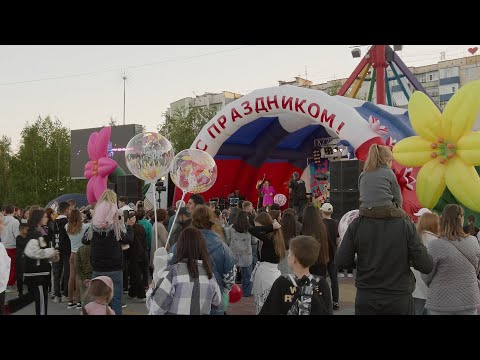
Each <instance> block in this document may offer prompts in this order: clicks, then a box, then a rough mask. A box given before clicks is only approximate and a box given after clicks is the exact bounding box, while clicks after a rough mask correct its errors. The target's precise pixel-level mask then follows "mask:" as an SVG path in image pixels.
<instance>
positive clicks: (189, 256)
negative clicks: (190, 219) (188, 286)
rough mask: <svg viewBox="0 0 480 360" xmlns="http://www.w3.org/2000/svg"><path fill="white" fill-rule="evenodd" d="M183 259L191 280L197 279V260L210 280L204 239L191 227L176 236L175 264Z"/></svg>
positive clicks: (210, 271) (210, 268)
mask: <svg viewBox="0 0 480 360" xmlns="http://www.w3.org/2000/svg"><path fill="white" fill-rule="evenodd" d="M183 259H186V260H187V268H188V273H189V274H190V276H191V277H192V278H194V279H197V278H198V265H197V260H202V263H203V268H204V269H205V271H206V272H207V276H208V278H209V279H211V278H212V276H213V271H212V263H211V262H210V258H209V256H208V251H207V245H206V244H205V239H204V238H203V235H202V233H201V232H200V230H198V229H197V228H195V227H193V226H189V227H187V228H185V230H183V231H182V232H181V233H180V235H179V236H178V240H177V256H176V258H175V264H177V263H179V262H180V261H182V260H183Z"/></svg>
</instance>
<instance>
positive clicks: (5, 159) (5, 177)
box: [0, 135, 12, 204]
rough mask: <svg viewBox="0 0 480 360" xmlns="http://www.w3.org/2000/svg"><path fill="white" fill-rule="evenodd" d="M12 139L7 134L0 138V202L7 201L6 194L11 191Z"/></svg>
mask: <svg viewBox="0 0 480 360" xmlns="http://www.w3.org/2000/svg"><path fill="white" fill-rule="evenodd" d="M11 146H12V141H11V140H10V138H9V137H8V136H5V135H3V136H2V137H1V138H0V174H1V176H0V189H1V191H0V204H4V203H6V201H7V197H8V194H9V193H10V192H11V189H10V183H11V177H10V159H11V157H12V150H11Z"/></svg>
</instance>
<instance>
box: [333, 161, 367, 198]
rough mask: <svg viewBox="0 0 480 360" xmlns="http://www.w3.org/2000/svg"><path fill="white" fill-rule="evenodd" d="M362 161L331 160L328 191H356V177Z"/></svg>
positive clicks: (359, 171) (361, 168)
mask: <svg viewBox="0 0 480 360" xmlns="http://www.w3.org/2000/svg"><path fill="white" fill-rule="evenodd" d="M363 164H364V162H363V161H358V160H347V161H331V162H330V192H334V191H358V177H359V176H360V173H361V172H362V171H363Z"/></svg>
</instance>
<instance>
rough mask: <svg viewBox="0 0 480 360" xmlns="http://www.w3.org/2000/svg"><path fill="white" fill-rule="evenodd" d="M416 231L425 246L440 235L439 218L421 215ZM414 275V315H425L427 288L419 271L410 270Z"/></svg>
mask: <svg viewBox="0 0 480 360" xmlns="http://www.w3.org/2000/svg"><path fill="white" fill-rule="evenodd" d="M417 231H418V235H420V239H421V240H422V243H423V245H425V246H427V245H428V243H429V242H430V241H432V240H436V239H438V235H439V234H440V217H439V216H438V215H437V214H434V213H425V214H423V215H422V216H421V217H420V219H419V220H418V222H417ZM410 269H411V270H412V272H413V274H414V275H415V282H416V284H415V291H414V292H413V294H412V296H413V301H414V304H415V315H427V311H426V310H425V302H426V301H427V290H428V287H427V285H425V282H424V281H423V280H422V276H421V274H420V271H418V270H415V269H414V268H413V267H411V268H410Z"/></svg>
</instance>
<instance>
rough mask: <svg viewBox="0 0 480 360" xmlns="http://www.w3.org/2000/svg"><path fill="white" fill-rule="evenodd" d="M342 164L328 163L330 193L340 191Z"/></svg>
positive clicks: (338, 162) (336, 162)
mask: <svg viewBox="0 0 480 360" xmlns="http://www.w3.org/2000/svg"><path fill="white" fill-rule="evenodd" d="M342 162H343V161H330V192H332V191H341V190H342Z"/></svg>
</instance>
